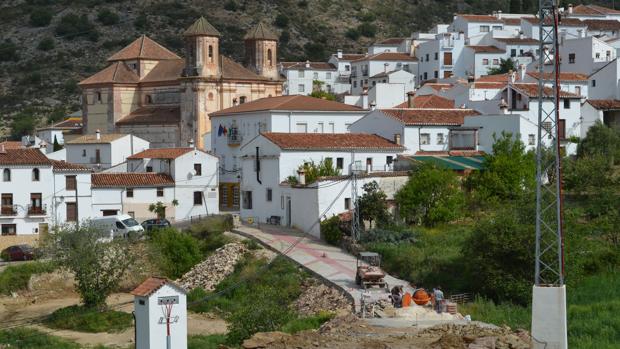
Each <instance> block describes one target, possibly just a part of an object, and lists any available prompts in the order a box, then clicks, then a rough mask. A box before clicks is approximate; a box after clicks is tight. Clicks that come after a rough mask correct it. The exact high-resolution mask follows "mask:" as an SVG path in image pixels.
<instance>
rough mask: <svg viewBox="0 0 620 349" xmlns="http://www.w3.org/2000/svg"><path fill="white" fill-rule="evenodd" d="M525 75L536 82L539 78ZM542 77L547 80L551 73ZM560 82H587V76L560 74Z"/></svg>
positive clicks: (534, 73) (532, 74)
mask: <svg viewBox="0 0 620 349" xmlns="http://www.w3.org/2000/svg"><path fill="white" fill-rule="evenodd" d="M619 23H620V22H619ZM527 75H529V76H531V77H533V78H534V79H536V80H538V77H539V76H540V74H539V73H538V72H529V73H527ZM544 77H545V78H547V79H549V78H550V77H551V73H546V74H545V75H544ZM560 81H588V75H587V74H581V73H568V72H560Z"/></svg>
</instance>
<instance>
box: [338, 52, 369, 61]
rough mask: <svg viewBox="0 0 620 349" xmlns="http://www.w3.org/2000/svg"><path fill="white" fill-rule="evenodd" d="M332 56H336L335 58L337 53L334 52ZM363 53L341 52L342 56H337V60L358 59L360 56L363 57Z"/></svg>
mask: <svg viewBox="0 0 620 349" xmlns="http://www.w3.org/2000/svg"><path fill="white" fill-rule="evenodd" d="M334 56H336V58H337V57H338V55H337V54H334ZM364 56H365V54H363V53H343V54H342V58H338V59H339V60H342V61H354V60H356V59H360V58H362V57H364Z"/></svg>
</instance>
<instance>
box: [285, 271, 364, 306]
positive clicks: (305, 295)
mask: <svg viewBox="0 0 620 349" xmlns="http://www.w3.org/2000/svg"><path fill="white" fill-rule="evenodd" d="M301 289H302V293H301V295H300V296H299V298H298V299H297V300H296V301H295V302H294V303H293V308H294V309H295V310H296V311H297V312H298V313H300V314H302V315H313V314H316V313H318V312H320V311H330V312H336V313H342V312H350V311H351V308H352V304H351V302H350V301H349V299H348V298H347V297H345V296H344V295H343V294H342V293H341V292H339V291H338V290H336V289H335V288H333V287H329V286H327V285H325V284H322V283H321V282H320V281H318V280H316V279H312V278H308V279H306V280H304V281H303V282H302V284H301Z"/></svg>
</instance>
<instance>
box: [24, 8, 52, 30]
mask: <svg viewBox="0 0 620 349" xmlns="http://www.w3.org/2000/svg"><path fill="white" fill-rule="evenodd" d="M53 17H54V15H53V14H52V12H51V11H50V10H49V9H47V8H45V7H38V8H35V9H33V10H32V12H30V25H31V26H33V27H46V26H48V25H49V24H50V22H51V21H52V18H53Z"/></svg>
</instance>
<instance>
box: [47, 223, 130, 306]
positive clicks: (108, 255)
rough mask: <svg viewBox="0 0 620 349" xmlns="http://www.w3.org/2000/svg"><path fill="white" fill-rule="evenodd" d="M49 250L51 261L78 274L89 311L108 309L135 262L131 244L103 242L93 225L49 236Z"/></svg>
mask: <svg viewBox="0 0 620 349" xmlns="http://www.w3.org/2000/svg"><path fill="white" fill-rule="evenodd" d="M47 243H48V245H47V248H48V251H49V252H50V255H51V257H52V259H53V260H54V261H55V262H57V263H58V265H59V266H61V267H62V268H64V269H66V270H68V271H70V272H72V273H73V274H74V275H75V281H76V289H77V292H78V293H79V294H80V297H81V298H82V302H83V303H84V306H85V307H87V308H99V309H103V308H105V304H106V299H107V297H108V295H110V294H111V293H112V292H114V291H115V290H116V289H117V288H118V285H119V283H120V281H121V279H122V277H123V276H124V275H125V272H126V271H127V269H128V268H129V267H130V265H131V264H132V263H133V262H134V256H133V254H132V253H131V249H130V246H129V242H128V241H127V240H124V239H115V240H113V241H108V240H106V239H102V234H101V231H100V230H97V229H96V228H94V227H93V226H92V225H90V224H80V225H79V226H75V227H63V228H61V229H59V230H57V231H56V232H54V233H53V234H50V237H49V241H48V242H47Z"/></svg>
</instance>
